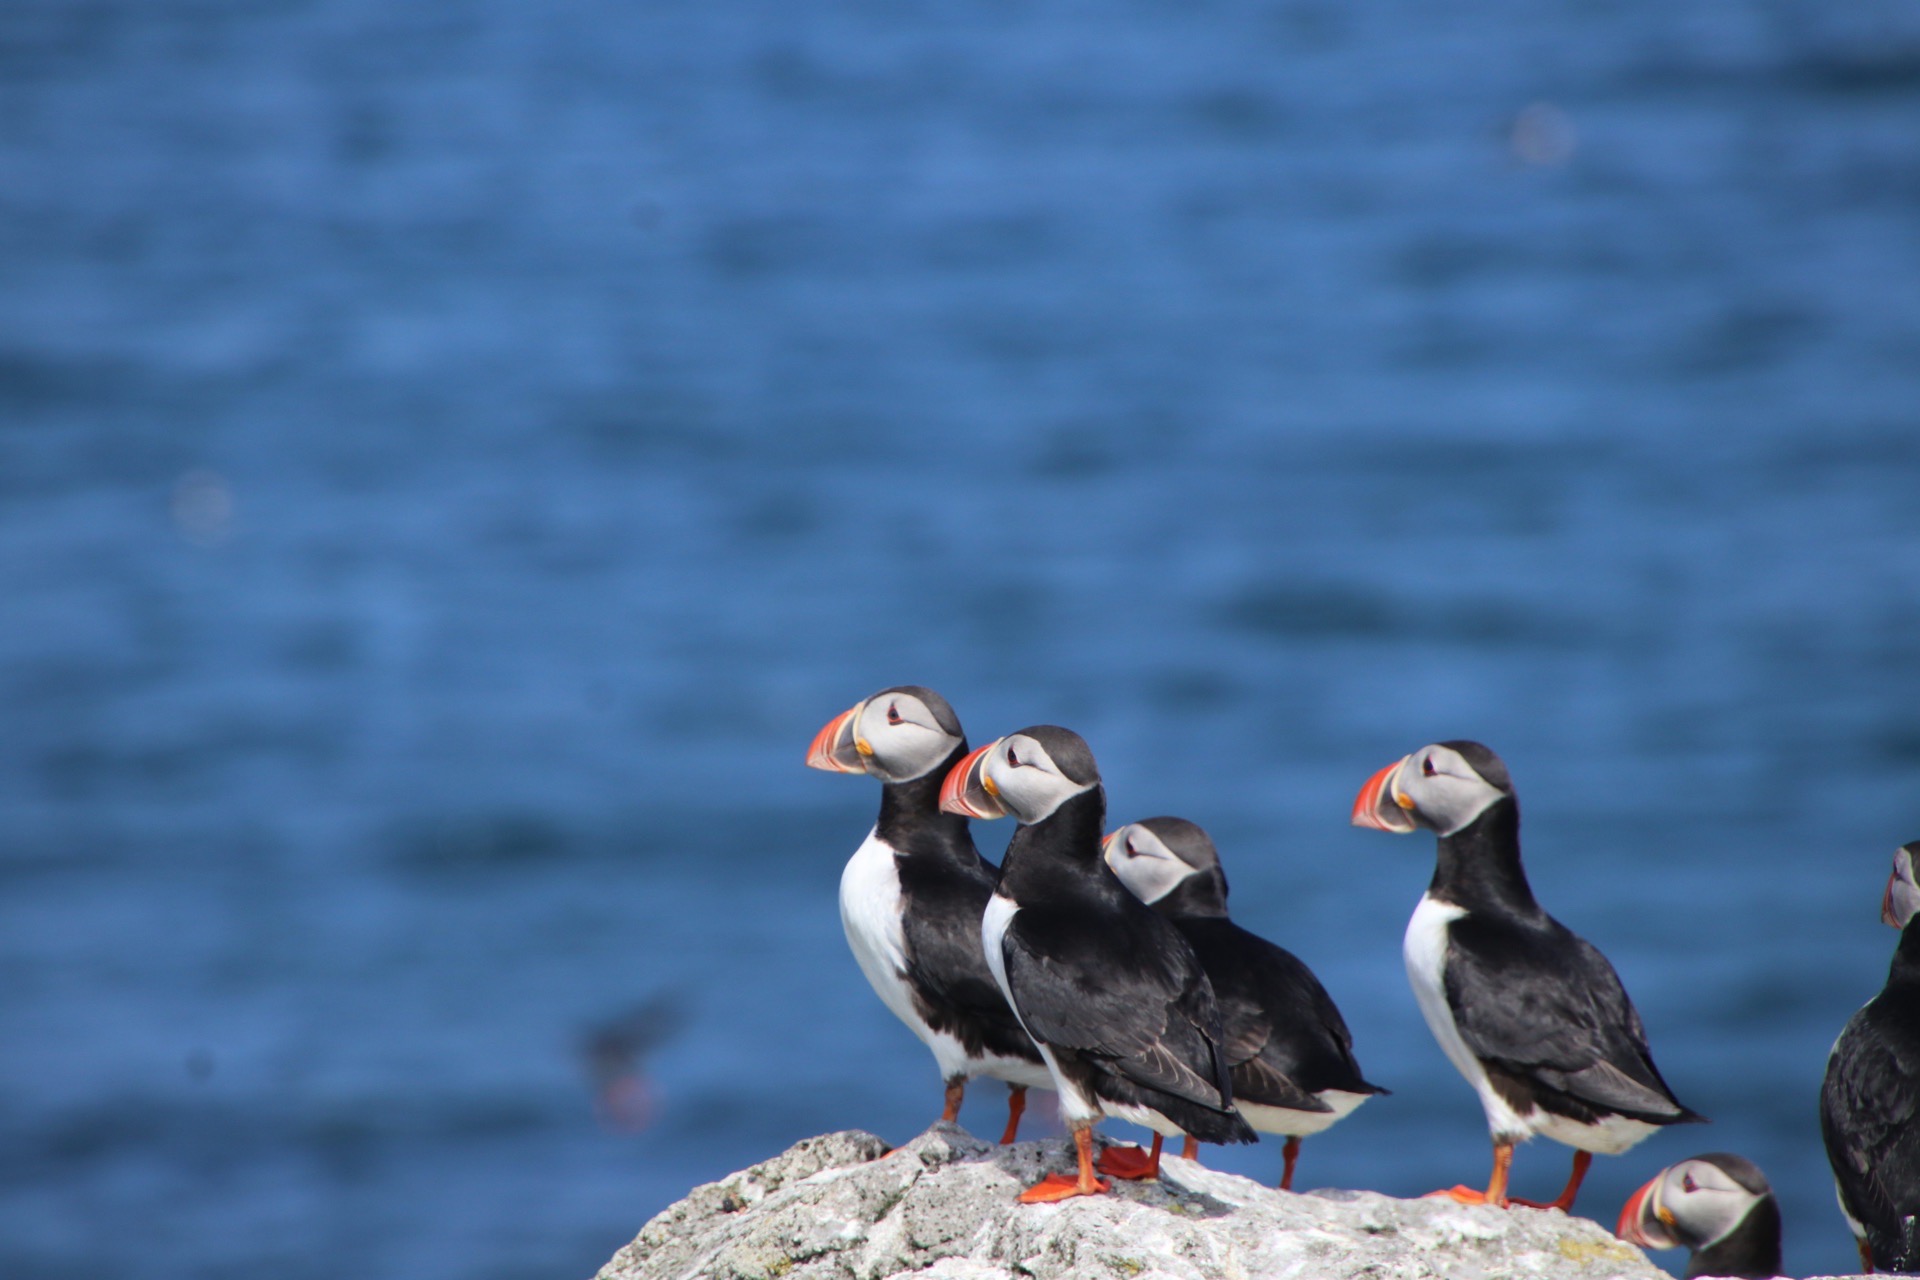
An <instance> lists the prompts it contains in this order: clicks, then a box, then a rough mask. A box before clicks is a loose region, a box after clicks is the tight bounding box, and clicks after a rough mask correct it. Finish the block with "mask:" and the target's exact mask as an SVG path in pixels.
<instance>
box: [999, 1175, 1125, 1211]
mask: <svg viewBox="0 0 1920 1280" xmlns="http://www.w3.org/2000/svg"><path fill="white" fill-rule="evenodd" d="M1112 1189H1113V1184H1112V1183H1111V1182H1108V1181H1107V1180H1106V1179H1104V1178H1095V1179H1094V1180H1093V1185H1092V1187H1090V1188H1089V1187H1082V1186H1081V1185H1080V1179H1078V1178H1076V1177H1074V1176H1073V1175H1071V1174H1066V1173H1050V1174H1048V1175H1047V1176H1046V1177H1044V1178H1042V1179H1040V1181H1038V1182H1036V1183H1034V1184H1033V1185H1032V1186H1030V1187H1028V1188H1027V1189H1026V1190H1025V1191H1022V1192H1021V1193H1020V1203H1021V1204H1052V1203H1053V1202H1054V1201H1056V1200H1071V1199H1073V1198H1074V1197H1075V1196H1097V1195H1101V1194H1103V1193H1105V1192H1108V1191H1111V1190H1112Z"/></svg>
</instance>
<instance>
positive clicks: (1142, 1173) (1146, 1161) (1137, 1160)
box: [1098, 1133, 1166, 1182]
mask: <svg viewBox="0 0 1920 1280" xmlns="http://www.w3.org/2000/svg"><path fill="white" fill-rule="evenodd" d="M1164 1141H1166V1139H1164V1138H1162V1137H1161V1136H1160V1135H1159V1134H1157V1133H1156V1134H1154V1135H1153V1149H1152V1150H1151V1151H1150V1152H1149V1153H1148V1154H1146V1155H1141V1154H1140V1148H1138V1147H1108V1148H1107V1149H1106V1150H1105V1151H1102V1152H1101V1153H1100V1163H1099V1166H1098V1168H1099V1170H1100V1172H1102V1173H1104V1174H1107V1175H1109V1176H1110V1177H1115V1178H1125V1179H1126V1180H1127V1181H1128V1182H1151V1181H1152V1180H1153V1179H1155V1178H1157V1177H1159V1176H1160V1144H1161V1143H1162V1142H1164Z"/></svg>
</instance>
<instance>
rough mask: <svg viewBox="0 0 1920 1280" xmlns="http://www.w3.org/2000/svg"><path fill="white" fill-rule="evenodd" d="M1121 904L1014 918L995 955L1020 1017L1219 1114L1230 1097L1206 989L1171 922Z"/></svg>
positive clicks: (1037, 1032) (1029, 912)
mask: <svg viewBox="0 0 1920 1280" xmlns="http://www.w3.org/2000/svg"><path fill="white" fill-rule="evenodd" d="M1128 902H1129V904H1130V905H1128V906H1126V907H1123V908H1122V909H1120V910H1118V911H1114V912H1102V913H1100V915H1099V916H1097V917H1090V916H1089V915H1088V914H1086V913H1083V912H1080V911H1076V910H1073V909H1072V908H1071V907H1068V908H1051V907H1024V908H1022V909H1021V910H1020V911H1019V913H1018V914H1016V915H1015V916H1014V918H1013V920H1012V922H1011V923H1010V924H1009V925H1008V927H1007V932H1006V937H1005V941H1004V944H1003V951H1004V954H1005V957H1006V964H1007V985H1008V987H1009V988H1011V989H1012V991H1013V997H1014V1002H1015V1003H1016V1004H1017V1005H1018V1006H1019V1010H1020V1016H1021V1018H1022V1020H1023V1021H1025V1023H1026V1024H1027V1029H1028V1030H1029V1031H1031V1032H1032V1033H1033V1035H1034V1037H1035V1038H1036V1039H1038V1040H1040V1041H1042V1042H1043V1043H1045V1044H1048V1045H1050V1046H1058V1047H1061V1048H1066V1049H1071V1050H1074V1051H1075V1052H1078V1053H1081V1054H1085V1055H1087V1056H1088V1057H1090V1058H1094V1059H1098V1060H1100V1061H1101V1062H1102V1063H1103V1065H1105V1066H1106V1067H1107V1068H1108V1069H1109V1070H1112V1071H1114V1072H1117V1073H1118V1074H1120V1075H1122V1076H1124V1077H1126V1078H1127V1079H1128V1080H1131V1081H1133V1082H1134V1083H1136V1084H1140V1085H1145V1086H1147V1087H1148V1088H1151V1089H1157V1090H1159V1091H1161V1092H1163V1093H1169V1094H1172V1095H1173V1096H1174V1097H1176V1098H1182V1099H1185V1100H1187V1101H1189V1102H1193V1103H1196V1104H1198V1105H1200V1106H1202V1107H1206V1108H1209V1109H1211V1110H1223V1109H1225V1108H1226V1107H1227V1106H1229V1105H1230V1104H1231V1100H1232V1096H1233V1093H1232V1084H1231V1082H1230V1079H1229V1076H1228V1064H1227V1060H1226V1057H1225V1055H1224V1054H1222V1053H1221V1052H1220V1047H1219V1035H1220V1015H1219V1012H1218V1010H1217V1009H1216V1008H1215V1006H1214V1000H1213V989H1212V987H1211V986H1210V985H1209V984H1208V982H1207V977H1206V974H1205V973H1204V972H1203V971H1202V970H1201V968H1200V964H1199V962H1198V961H1197V960H1196V959H1195V958H1194V955H1193V952H1192V950H1191V949H1189V948H1188V946H1187V944H1186V942H1185V941H1184V940H1182V939H1181V937H1180V935H1179V934H1178V933H1176V932H1174V930H1173V928H1172V926H1171V925H1168V924H1167V923H1166V922H1165V921H1164V920H1162V919H1161V918H1160V917H1159V916H1157V915H1155V914H1154V913H1153V912H1152V911H1150V910H1148V909H1147V908H1145V907H1140V908H1139V909H1138V910H1133V909H1132V907H1134V906H1138V904H1137V903H1134V902H1133V901H1132V900H1131V899H1129V900H1128ZM1093 919H1097V920H1098V924H1097V925H1095V924H1092V923H1090V921H1091V920H1093Z"/></svg>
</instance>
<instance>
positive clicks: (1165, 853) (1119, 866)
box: [1103, 822, 1193, 902]
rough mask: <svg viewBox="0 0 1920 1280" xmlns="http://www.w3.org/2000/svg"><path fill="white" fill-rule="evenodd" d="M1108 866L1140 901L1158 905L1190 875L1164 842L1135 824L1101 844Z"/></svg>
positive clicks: (1188, 868)
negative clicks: (1157, 903)
mask: <svg viewBox="0 0 1920 1280" xmlns="http://www.w3.org/2000/svg"><path fill="white" fill-rule="evenodd" d="M1103 848H1104V850H1105V855H1106V859H1107V865H1108V866H1109V867H1111V868H1113V874H1115V875H1116V876H1119V877H1120V883H1121V884H1124V885H1126V886H1127V888H1128V889H1130V890H1131V891H1132V892H1133V896H1134V897H1136V898H1138V899H1140V901H1142V902H1158V901H1160V899H1162V898H1164V897H1166V896H1167V895H1168V894H1169V893H1172V892H1173V889H1174V886H1175V885H1177V884H1179V883H1180V882H1181V881H1182V880H1185V879H1186V878H1187V877H1188V876H1190V875H1192V874H1193V868H1192V867H1190V866H1188V865H1187V864H1186V863H1185V862H1183V861H1181V860H1180V857H1179V855H1177V854H1175V853H1174V851H1173V850H1171V849H1169V848H1167V846H1166V842H1165V841H1163V840H1161V839H1160V837H1159V836H1157V835H1155V834H1153V832H1151V831H1149V830H1148V829H1147V828H1146V827H1144V826H1142V825H1141V824H1140V823H1138V822H1129V823H1128V824H1127V825H1126V826H1124V827H1121V828H1120V829H1119V830H1118V831H1115V832H1114V833H1113V834H1112V835H1110V836H1108V837H1107V838H1106V840H1105V842H1104V844H1103Z"/></svg>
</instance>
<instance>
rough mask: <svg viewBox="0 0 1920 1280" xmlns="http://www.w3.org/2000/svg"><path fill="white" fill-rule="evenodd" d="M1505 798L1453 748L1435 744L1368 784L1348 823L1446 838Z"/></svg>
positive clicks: (1503, 793)
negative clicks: (1424, 831)
mask: <svg viewBox="0 0 1920 1280" xmlns="http://www.w3.org/2000/svg"><path fill="white" fill-rule="evenodd" d="M1506 794H1507V793H1506V792H1505V791H1503V790H1502V789H1501V788H1499V787H1496V786H1495V785H1493V784H1492V783H1491V782H1488V781H1487V780H1486V779H1485V778H1483V777H1481V776H1480V774H1479V773H1478V772H1477V771H1476V770H1475V769H1474V767H1473V766H1472V765H1470V764H1468V763H1467V759H1466V757H1465V756H1463V755H1461V754H1460V753H1459V752H1458V751H1455V750H1454V749H1453V748H1452V747H1445V746H1441V745H1440V744H1439V743H1434V744H1433V745H1432V746H1426V747H1422V748H1420V750H1418V751H1416V752H1414V753H1413V754H1412V755H1410V756H1408V757H1406V758H1405V759H1404V760H1401V761H1400V763H1399V764H1397V765H1388V766H1387V767H1386V768H1385V769H1382V770H1381V771H1380V772H1379V773H1376V774H1375V775H1373V777H1372V778H1370V779H1368V781H1367V785H1366V786H1365V787H1363V788H1361V791H1360V795H1359V798H1358V799H1357V800H1355V802H1354V807H1353V824H1354V825H1355V826H1357V827H1374V828H1377V829H1379V830H1382V831H1396V832H1405V831H1411V830H1413V829H1414V827H1415V826H1423V827H1428V828H1431V829H1432V830H1433V831H1434V832H1435V833H1436V834H1438V835H1442V836H1450V835H1452V834H1453V833H1454V832H1456V831H1459V830H1461V829H1462V828H1464V827H1466V826H1468V825H1470V824H1471V823H1472V822H1473V820H1474V819H1475V818H1478V817H1479V816H1480V815H1481V814H1482V813H1485V812H1486V810H1487V807H1488V806H1489V805H1491V804H1492V803H1493V802H1494V801H1496V800H1498V799H1500V798H1501V797H1502V796H1505V795H1506Z"/></svg>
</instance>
